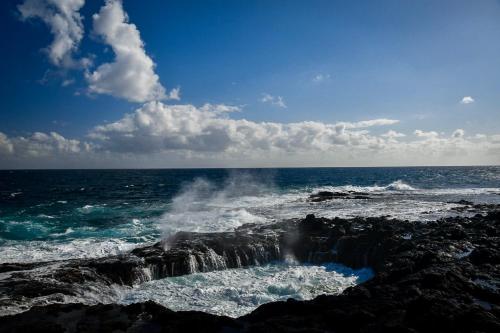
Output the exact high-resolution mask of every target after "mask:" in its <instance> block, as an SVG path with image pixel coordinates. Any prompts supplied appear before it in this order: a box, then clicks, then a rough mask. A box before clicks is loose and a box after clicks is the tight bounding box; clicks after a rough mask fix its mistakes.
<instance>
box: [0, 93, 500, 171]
mask: <svg viewBox="0 0 500 333" xmlns="http://www.w3.org/2000/svg"><path fill="white" fill-rule="evenodd" d="M238 111H240V108H239V107H236V106H230V105H223V104H221V105H211V104H205V105H203V106H201V107H195V106H193V105H189V104H188V105H167V104H164V103H162V102H158V101H155V102H148V103H146V104H144V105H143V106H141V107H139V108H137V109H136V110H135V111H134V112H132V113H128V114H125V115H124V116H123V117H122V118H121V119H119V120H117V121H115V122H112V123H109V124H103V125H99V126H96V127H94V128H93V129H91V130H90V132H89V134H88V136H87V139H86V140H84V141H80V140H76V139H68V138H65V137H63V136H61V135H59V134H57V133H55V132H51V133H48V134H45V133H39V132H37V133H34V134H32V135H30V136H16V137H8V136H7V135H5V134H4V133H1V132H0V161H1V162H0V167H3V168H5V167H9V166H10V167H32V165H35V164H36V163H37V162H38V161H40V160H41V159H42V160H44V161H51V163H53V164H54V165H57V162H58V163H59V166H60V167H63V166H64V163H65V161H73V162H74V161H77V162H75V164H76V165H79V166H87V167H88V166H92V167H106V166H107V167H109V166H110V165H111V166H112V165H114V164H113V163H115V164H116V167H142V166H145V165H146V166H149V167H178V166H199V167H203V166H220V167H223V166H240V167H248V166H277V165H288V166H290V165H295V166H321V165H328V166H336V165H337V166H341V165H404V164H407V165H408V164H410V165H425V164H478V163H479V164H494V163H499V162H500V158H499V157H498V156H500V154H498V153H499V152H500V136H498V135H497V136H495V135H491V136H488V135H474V136H466V134H465V131H464V130H462V129H457V130H455V131H454V132H453V133H451V134H449V135H442V134H439V133H437V132H434V131H427V132H426V131H422V130H415V131H414V133H413V135H405V134H403V133H399V132H396V131H394V130H389V131H387V132H385V133H383V134H379V135H377V134H373V133H372V132H371V129H372V128H376V127H380V126H384V127H386V126H392V125H395V124H397V122H398V121H397V120H392V119H373V120H366V121H360V122H338V123H332V124H328V123H322V122H313V121H304V122H296V123H277V122H254V121H250V120H246V119H233V118H231V117H230V116H231V114H232V113H234V112H238ZM110 163H111V164H110ZM50 165H52V164H50Z"/></svg>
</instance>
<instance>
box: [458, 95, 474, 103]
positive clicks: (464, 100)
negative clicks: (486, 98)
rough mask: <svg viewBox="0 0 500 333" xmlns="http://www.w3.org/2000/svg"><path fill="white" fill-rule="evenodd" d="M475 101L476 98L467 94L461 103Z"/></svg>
mask: <svg viewBox="0 0 500 333" xmlns="http://www.w3.org/2000/svg"><path fill="white" fill-rule="evenodd" d="M474 102H475V100H474V98H472V97H471V96H465V97H464V98H462V100H461V101H460V104H471V103H474Z"/></svg>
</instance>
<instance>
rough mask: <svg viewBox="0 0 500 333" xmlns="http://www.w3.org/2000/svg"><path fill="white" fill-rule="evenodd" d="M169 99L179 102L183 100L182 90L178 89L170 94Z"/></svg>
mask: <svg viewBox="0 0 500 333" xmlns="http://www.w3.org/2000/svg"><path fill="white" fill-rule="evenodd" d="M168 99H171V100H176V101H179V100H180V99H181V88H180V87H177V88H174V89H172V90H170V92H169V93H168Z"/></svg>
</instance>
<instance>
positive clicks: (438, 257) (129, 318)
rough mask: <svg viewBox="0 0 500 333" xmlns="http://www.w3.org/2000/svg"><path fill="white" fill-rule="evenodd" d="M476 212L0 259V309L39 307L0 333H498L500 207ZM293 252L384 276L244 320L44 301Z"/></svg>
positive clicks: (150, 307)
mask: <svg viewBox="0 0 500 333" xmlns="http://www.w3.org/2000/svg"><path fill="white" fill-rule="evenodd" d="M322 197H328V199H331V197H332V196H331V195H329V194H328V195H323V196H322ZM333 197H334V196H333ZM312 199H313V200H314V198H312ZM476 208H477V209H478V210H479V209H481V210H482V211H484V210H485V209H487V210H488V211H489V212H488V213H487V214H477V215H475V216H473V217H454V218H447V219H442V220H439V221H436V222H428V223H411V222H408V221H400V220H390V219H387V218H353V219H339V218H335V219H326V218H317V217H315V216H313V215H308V216H307V217H306V218H305V219H303V220H289V221H283V222H279V223H276V224H273V225H266V226H259V225H245V226H243V227H241V228H239V229H237V230H236V231H234V232H221V233H187V232H183V233H178V234H176V235H174V236H173V237H171V238H170V239H168V240H166V241H164V242H162V243H157V244H154V245H152V246H148V247H143V248H138V249H135V250H133V251H132V252H130V253H127V254H124V255H121V256H114V257H108V258H100V259H74V260H68V261H64V262H48V263H33V264H1V265H0V272H1V273H2V275H3V278H2V279H1V280H0V295H2V297H1V299H0V309H2V311H8V309H11V308H12V307H14V306H17V307H19V306H20V305H22V304H25V305H26V309H28V308H30V307H31V309H29V310H28V311H26V312H22V313H18V314H12V315H8V316H3V317H0V332H25V331H44V332H64V331H67V332H72V331H78V332H95V331H103V332H108V331H130V332H142V331H148V332H156V331H158V332H181V331H183V332H189V331H198V332H262V331H265V332H289V331H291V332H431V331H439V332H500V212H499V207H496V206H488V207H476ZM471 209H475V208H474V207H473V206H471ZM290 254H291V255H293V256H294V257H295V258H297V260H299V261H301V262H312V263H322V262H332V261H334V262H339V263H342V264H344V265H347V266H350V267H352V268H361V267H371V268H372V269H373V270H374V271H375V273H376V275H375V277H374V278H373V279H371V280H369V281H367V282H365V283H363V284H360V285H357V286H355V287H352V288H349V289H347V290H345V291H344V292H343V293H342V294H341V295H338V296H333V295H323V296H319V297H317V298H315V299H313V300H310V301H295V300H292V299H290V300H288V301H286V302H275V303H268V304H265V305H262V306H260V307H259V308H257V309H256V310H255V311H253V312H252V313H250V314H248V315H246V316H243V317H240V318H236V319H233V318H229V317H223V316H215V315H211V314H206V313H201V312H192V311H191V312H189V311H188V312H174V311H171V310H169V309H167V308H165V307H163V306H160V305H158V304H155V303H152V302H145V303H139V304H132V305H128V306H125V305H116V304H108V305H103V304H98V305H85V304H51V305H46V306H39V305H43V304H44V303H45V304H46V303H47V302H54V303H56V302H58V301H59V302H62V300H68V299H69V300H71V297H78V296H82V295H88V294H89V293H91V292H98V293H100V296H101V298H100V299H101V300H102V299H104V300H105V299H106V297H105V296H106V294H107V293H109V299H110V300H111V299H112V295H111V294H112V286H113V285H116V284H118V285H134V284H137V283H141V282H144V281H149V280H152V279H160V278H163V277H167V276H176V275H183V274H190V273H193V272H206V271H211V270H223V269H227V268H236V267H247V266H252V265H260V264H265V263H269V262H272V261H276V260H282V259H283V258H284V257H285V255H290Z"/></svg>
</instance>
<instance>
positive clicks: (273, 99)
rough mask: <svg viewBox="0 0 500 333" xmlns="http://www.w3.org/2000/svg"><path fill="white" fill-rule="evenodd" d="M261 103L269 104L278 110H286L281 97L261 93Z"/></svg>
mask: <svg viewBox="0 0 500 333" xmlns="http://www.w3.org/2000/svg"><path fill="white" fill-rule="evenodd" d="M260 101H261V102H262V103H269V104H271V105H274V106H277V107H279V108H286V107H287V106H286V104H285V100H284V99H283V97H281V96H273V95H270V94H268V93H263V94H262V97H261V99H260Z"/></svg>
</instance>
